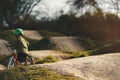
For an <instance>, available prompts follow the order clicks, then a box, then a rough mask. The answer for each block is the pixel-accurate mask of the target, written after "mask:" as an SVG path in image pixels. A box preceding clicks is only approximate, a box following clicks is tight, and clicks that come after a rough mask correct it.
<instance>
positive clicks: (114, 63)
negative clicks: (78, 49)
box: [35, 53, 120, 80]
mask: <svg viewBox="0 0 120 80" xmlns="http://www.w3.org/2000/svg"><path fill="white" fill-rule="evenodd" d="M35 66H39V67H44V68H48V69H50V70H53V71H54V72H56V73H60V74H62V75H71V76H76V77H80V78H82V79H84V80H120V67H119V66H120V53H111V54H105V55H100V56H90V57H84V58H76V59H71V60H65V61H60V62H56V63H50V64H38V65H35Z"/></svg>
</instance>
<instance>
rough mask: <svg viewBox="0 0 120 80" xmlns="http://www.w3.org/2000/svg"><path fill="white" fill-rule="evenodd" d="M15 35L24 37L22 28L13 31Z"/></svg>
mask: <svg viewBox="0 0 120 80" xmlns="http://www.w3.org/2000/svg"><path fill="white" fill-rule="evenodd" d="M13 34H14V35H16V36H18V35H23V34H24V33H23V30H22V29H21V28H17V29H15V30H14V31H13Z"/></svg>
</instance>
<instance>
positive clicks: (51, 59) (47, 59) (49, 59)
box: [35, 55, 58, 64]
mask: <svg viewBox="0 0 120 80" xmlns="http://www.w3.org/2000/svg"><path fill="white" fill-rule="evenodd" d="M56 61H58V59H57V58H56V57H55V56H52V55H49V56H46V57H43V58H39V59H37V60H36V61H35V63H36V64H42V63H51V62H56Z"/></svg>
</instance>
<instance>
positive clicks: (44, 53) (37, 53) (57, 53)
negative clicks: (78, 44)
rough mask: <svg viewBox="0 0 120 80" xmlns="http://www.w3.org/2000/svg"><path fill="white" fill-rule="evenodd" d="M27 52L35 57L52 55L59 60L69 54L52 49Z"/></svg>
mask: <svg viewBox="0 0 120 80" xmlns="http://www.w3.org/2000/svg"><path fill="white" fill-rule="evenodd" d="M29 53H30V55H32V56H33V57H35V58H42V57H47V56H54V57H56V58H58V59H59V60H62V58H64V57H67V56H69V54H63V53H62V52H60V51H53V50H39V51H29Z"/></svg>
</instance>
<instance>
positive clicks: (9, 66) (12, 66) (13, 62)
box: [7, 57, 15, 69]
mask: <svg viewBox="0 0 120 80" xmlns="http://www.w3.org/2000/svg"><path fill="white" fill-rule="evenodd" d="M14 67H15V61H14V58H13V57H11V58H10V60H9V62H8V66H7V68H8V69H10V68H14Z"/></svg>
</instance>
